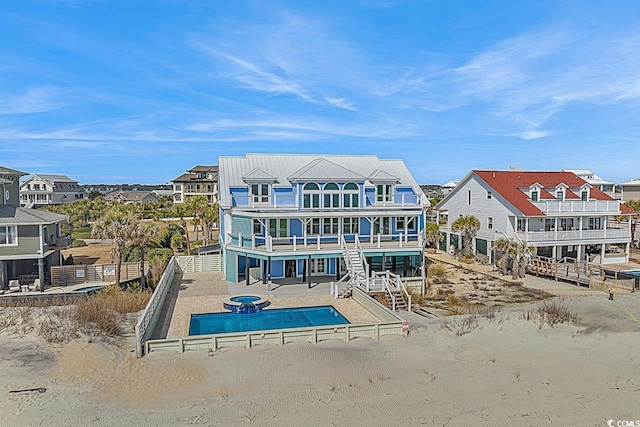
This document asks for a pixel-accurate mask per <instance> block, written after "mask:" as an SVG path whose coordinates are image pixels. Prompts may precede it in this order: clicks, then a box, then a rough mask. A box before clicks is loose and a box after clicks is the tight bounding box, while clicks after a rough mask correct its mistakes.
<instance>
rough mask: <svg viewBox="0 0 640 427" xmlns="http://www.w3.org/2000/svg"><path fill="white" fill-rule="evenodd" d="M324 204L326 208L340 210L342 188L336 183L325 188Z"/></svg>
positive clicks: (326, 185)
mask: <svg viewBox="0 0 640 427" xmlns="http://www.w3.org/2000/svg"><path fill="white" fill-rule="evenodd" d="M323 199H324V202H323V204H322V206H323V207H325V208H339V207H340V187H338V184H336V183H334V182H329V183H328V184H325V186H324V192H323Z"/></svg>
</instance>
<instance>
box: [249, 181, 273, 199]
mask: <svg viewBox="0 0 640 427" xmlns="http://www.w3.org/2000/svg"><path fill="white" fill-rule="evenodd" d="M251 197H252V200H253V203H269V184H251Z"/></svg>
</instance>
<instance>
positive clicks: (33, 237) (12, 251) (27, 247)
mask: <svg viewBox="0 0 640 427" xmlns="http://www.w3.org/2000/svg"><path fill="white" fill-rule="evenodd" d="M39 250H40V232H39V229H38V226H37V225H21V226H18V246H0V253H1V254H2V255H5V256H13V255H32V254H36V253H37V252H38V251H39Z"/></svg>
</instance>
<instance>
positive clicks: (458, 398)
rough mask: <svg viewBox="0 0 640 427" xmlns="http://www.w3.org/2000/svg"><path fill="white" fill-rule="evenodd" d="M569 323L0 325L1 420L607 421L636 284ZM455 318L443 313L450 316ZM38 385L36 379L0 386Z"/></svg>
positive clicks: (620, 413) (633, 414)
mask: <svg viewBox="0 0 640 427" xmlns="http://www.w3.org/2000/svg"><path fill="white" fill-rule="evenodd" d="M566 301H567V304H568V305H569V307H570V308H571V309H572V310H574V311H576V312H577V313H578V321H577V323H576V324H570V325H567V324H561V325H556V326H554V327H550V326H548V325H541V324H540V323H538V322H534V321H527V320H523V319H522V317H523V316H522V314H521V313H522V311H523V309H526V308H527V307H531V306H535V304H533V305H529V306H523V307H515V308H511V309H509V310H508V311H503V312H501V313H500V315H498V316H496V317H495V318H494V319H493V320H490V319H487V318H484V317H479V318H478V319H477V320H478V323H477V328H475V329H473V330H471V331H470V332H468V333H465V334H463V335H461V336H459V335H457V334H456V333H455V331H454V330H447V329H445V328H443V327H442V322H441V321H440V320H437V319H436V320H425V319H423V318H421V317H419V316H416V315H413V314H409V313H407V317H408V318H409V320H410V324H411V335H410V337H409V338H402V337H399V336H398V337H387V338H384V339H382V340H381V341H379V342H375V341H372V340H368V339H357V340H354V341H352V342H350V343H343V342H338V341H326V342H322V343H320V344H317V345H311V344H306V343H300V344H290V345H286V346H284V347H275V346H259V347H255V348H252V349H250V350H247V349H243V348H237V349H225V350H222V351H219V352H215V353H213V354H212V355H210V354H209V353H207V352H206V351H201V352H188V353H185V354H182V355H179V354H173V353H154V354H150V355H148V356H146V357H144V358H142V359H135V357H134V355H133V353H131V350H132V349H133V348H134V347H133V342H131V340H130V339H128V340H127V341H124V342H123V343H121V345H120V346H117V345H113V344H105V343H101V342H91V343H88V342H86V340H85V341H82V340H78V341H74V342H72V343H70V344H67V345H65V346H63V347H60V348H47V347H46V346H45V345H44V344H43V342H42V341H41V340H40V339H38V338H35V337H30V336H27V337H23V338H16V337H10V336H7V335H6V334H5V333H0V349H1V350H0V351H1V352H2V359H1V360H0V375H2V378H3V381H2V385H1V386H0V393H1V395H2V399H0V420H1V421H2V424H11V425H36V424H45V425H47V424H48V425H51V424H58V425H59V424H67V425H86V424H89V423H91V424H94V425H121V424H125V425H133V424H144V425H147V424H152V425H186V424H204V425H219V424H227V425H236V424H253V425H273V426H276V425H277V426H282V425H356V426H357V425H367V426H371V425H504V426H512V425H549V424H555V425H606V421H607V420H609V419H616V420H617V419H622V420H637V419H640V412H639V411H640V409H638V408H639V405H638V402H640V375H638V364H639V362H640V323H638V321H637V318H638V317H640V294H637V293H636V294H631V295H624V296H617V297H616V301H614V302H612V301H608V300H607V299H606V298H605V297H604V296H603V294H594V295H593V296H588V297H575V298H571V299H567V300H566ZM458 319H460V318H455V317H454V318H449V321H450V322H455V321H457V320H458ZM33 387H46V388H47V391H46V392H45V393H38V392H27V393H17V394H9V393H8V392H9V391H10V390H15V389H20V388H33Z"/></svg>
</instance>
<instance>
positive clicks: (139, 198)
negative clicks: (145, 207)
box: [104, 190, 159, 203]
mask: <svg viewBox="0 0 640 427" xmlns="http://www.w3.org/2000/svg"><path fill="white" fill-rule="evenodd" d="M104 199H105V200H107V201H112V200H117V201H119V202H121V203H151V202H157V201H158V200H159V198H158V196H156V195H155V194H154V192H153V191H124V190H116V191H112V192H111V193H107V194H105V196H104Z"/></svg>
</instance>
